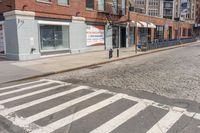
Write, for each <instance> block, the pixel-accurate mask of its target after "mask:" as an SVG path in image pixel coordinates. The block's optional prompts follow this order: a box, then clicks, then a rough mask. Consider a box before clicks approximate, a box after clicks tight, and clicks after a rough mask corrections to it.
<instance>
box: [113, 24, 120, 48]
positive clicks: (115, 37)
mask: <svg viewBox="0 0 200 133" xmlns="http://www.w3.org/2000/svg"><path fill="white" fill-rule="evenodd" d="M112 45H113V48H119V27H113V31H112Z"/></svg>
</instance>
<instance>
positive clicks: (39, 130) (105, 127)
mask: <svg viewBox="0 0 200 133" xmlns="http://www.w3.org/2000/svg"><path fill="white" fill-rule="evenodd" d="M42 81H46V83H40V82H42ZM32 83H40V84H38V85H31V84H32ZM52 83H58V84H59V85H56V86H53V87H49V88H44V89H42V90H36V91H34V92H27V93H26V94H22V95H19V96H15V97H12V98H8V99H4V100H1V101H0V107H1V108H0V109H1V110H0V115H2V116H4V117H5V118H7V119H8V120H10V121H12V122H13V123H14V124H15V125H17V126H20V127H22V128H24V129H25V130H26V131H28V132H33V133H50V132H53V131H55V130H57V129H59V128H62V127H64V126H66V125H68V124H70V123H72V122H74V121H76V120H79V119H80V118H82V117H84V116H87V115H89V114H91V113H93V112H95V111H98V110H99V109H101V108H103V107H106V106H108V105H110V104H112V103H114V102H116V101H118V100H120V99H128V100H132V101H134V102H137V104H136V105H134V106H132V107H130V108H129V109H127V110H125V111H123V112H122V113H121V114H119V115H117V116H115V117H114V118H112V119H111V120H108V121H107V122H105V123H104V124H102V125H100V126H99V127H97V128H96V129H93V131H91V133H102V132H103V133H109V132H112V131H113V130H115V129H116V128H117V127H119V126H120V125H122V124H124V123H125V122H126V121H128V120H129V119H131V118H132V117H134V116H136V115H137V114H138V113H139V112H141V111H142V110H144V109H145V108H146V107H148V106H154V107H156V108H160V109H164V110H168V111H169V112H168V113H167V114H166V115H165V116H164V117H163V118H162V119H160V120H159V121H158V122H157V123H156V124H155V125H154V126H153V127H152V128H151V129H149V131H148V132H147V133H166V132H167V131H168V130H169V129H170V128H171V127H172V126H173V125H174V124H175V123H176V122H177V121H178V120H179V119H180V117H181V116H182V115H186V116H189V117H191V118H194V119H198V120H200V114H198V113H195V112H188V111H186V110H185V109H183V108H178V107H173V106H169V105H164V104H160V103H157V102H155V101H152V100H148V99H141V98H136V97H133V96H129V95H127V94H119V93H115V92H110V91H107V90H99V89H94V88H90V87H88V86H79V87H76V88H73V89H70V90H66V91H64V92H58V93H56V94H52V95H48V96H45V97H42V98H40V99H37V100H34V101H31V102H27V103H24V104H21V105H18V106H15V107H12V108H4V106H3V105H2V104H4V103H7V102H12V101H15V100H18V99H22V98H25V97H29V96H33V95H37V94H40V93H43V92H47V91H49V90H54V89H57V88H59V87H63V86H66V85H71V84H69V83H65V82H62V81H54V80H49V79H43V80H39V81H34V82H29V83H23V84H19V85H14V86H9V87H4V88H1V89H4V90H6V89H10V88H14V87H20V86H22V85H29V84H30V86H29V87H23V88H21V89H18V90H21V91H23V90H27V89H31V88H34V87H41V86H43V85H45V84H52ZM22 89H23V90H22ZM84 89H87V90H91V91H92V92H91V93H89V94H86V95H83V96H81V97H78V98H75V99H72V100H70V101H68V102H65V103H62V104H60V105H57V106H55V107H52V108H50V109H47V110H44V111H41V112H39V113H37V114H34V115H32V116H29V117H27V118H22V117H20V116H17V115H16V114H15V112H16V111H19V110H22V109H25V108H28V107H31V106H34V105H37V104H40V103H42V102H46V101H48V100H51V99H54V98H59V97H61V96H64V95H67V94H70V93H73V92H76V91H79V90H84ZM16 92H18V91H17V90H15V91H10V92H6V93H1V94H0V95H2V96H3V95H6V94H9V93H10V94H14V93H16ZM19 92H20V91H19ZM99 94H111V95H112V97H110V98H108V99H106V100H104V101H100V102H98V103H95V104H94V105H92V106H90V107H87V108H84V109H82V110H80V111H78V112H76V113H74V114H71V115H69V116H66V117H64V118H62V119H59V120H57V121H55V122H53V123H50V124H48V125H46V126H45V127H40V126H39V125H36V124H35V123H34V121H37V120H40V119H42V118H44V117H46V116H49V115H51V114H54V113H58V112H59V111H62V110H64V109H67V108H68V107H70V106H73V105H75V104H78V103H80V102H82V101H85V100H87V99H89V98H92V97H95V96H97V95H99ZM33 127H34V128H33Z"/></svg>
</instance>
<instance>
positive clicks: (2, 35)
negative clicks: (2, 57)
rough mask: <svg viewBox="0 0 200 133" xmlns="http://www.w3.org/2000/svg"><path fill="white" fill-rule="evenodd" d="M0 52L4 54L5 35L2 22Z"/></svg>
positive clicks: (0, 26) (0, 25) (0, 27)
mask: <svg viewBox="0 0 200 133" xmlns="http://www.w3.org/2000/svg"><path fill="white" fill-rule="evenodd" d="M0 54H5V35H4V29H3V24H0Z"/></svg>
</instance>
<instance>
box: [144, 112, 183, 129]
mask: <svg viewBox="0 0 200 133" xmlns="http://www.w3.org/2000/svg"><path fill="white" fill-rule="evenodd" d="M182 115H183V113H182V112H177V111H173V110H170V111H169V112H168V113H167V114H166V115H165V116H164V117H163V118H162V119H161V120H160V121H158V122H157V123H156V124H155V125H154V126H153V127H152V128H151V129H150V130H149V131H148V132H147V133H166V132H167V131H168V130H169V129H170V128H171V127H172V126H173V125H174V123H176V121H178V120H179V118H180V117H181V116H182Z"/></svg>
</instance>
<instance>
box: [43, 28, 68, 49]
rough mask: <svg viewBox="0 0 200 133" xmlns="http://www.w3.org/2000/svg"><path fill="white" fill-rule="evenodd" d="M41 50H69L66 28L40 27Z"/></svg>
mask: <svg viewBox="0 0 200 133" xmlns="http://www.w3.org/2000/svg"><path fill="white" fill-rule="evenodd" d="M40 40H41V50H44V51H45V50H47V51H48V50H62V49H63V50H64V49H67V48H69V28H68V26H53V25H41V26H40Z"/></svg>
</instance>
